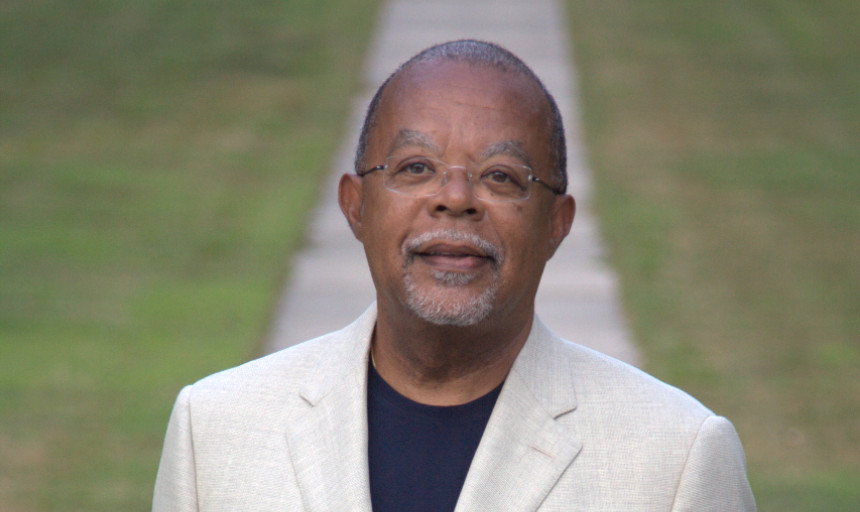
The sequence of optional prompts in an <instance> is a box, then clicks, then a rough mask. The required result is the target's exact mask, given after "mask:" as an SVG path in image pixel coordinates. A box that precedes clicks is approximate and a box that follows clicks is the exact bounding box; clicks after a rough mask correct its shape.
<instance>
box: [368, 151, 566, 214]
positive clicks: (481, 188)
mask: <svg viewBox="0 0 860 512" xmlns="http://www.w3.org/2000/svg"><path fill="white" fill-rule="evenodd" d="M451 169H463V170H465V171H466V176H467V177H468V179H469V184H470V185H471V187H472V193H473V194H475V197H477V198H478V199H480V200H482V201H491V202H497V203H503V202H509V201H522V200H525V199H528V198H529V196H530V194H531V189H532V183H539V184H541V185H543V186H544V187H546V188H547V189H549V190H550V191H552V193H553V194H556V195H559V194H563V193H564V191H562V190H559V189H558V188H556V187H553V186H552V185H550V184H549V183H547V182H545V181H543V180H541V179H540V178H538V177H536V176H535V175H534V174H533V172H532V169H531V167H529V166H527V165H518V164H511V163H506V162H493V161H491V162H486V163H482V164H479V165H478V166H475V167H464V166H462V165H448V164H446V163H445V162H442V161H441V160H436V159H434V158H428V157H423V156H410V157H406V158H403V157H398V156H393V157H389V158H387V159H385V163H384V164H382V165H377V166H376V167H371V168H370V169H367V170H366V171H362V172H360V173H358V176H359V177H360V178H363V177H365V176H367V175H368V174H370V173H372V172H376V171H382V186H384V187H385V188H387V189H388V190H391V191H392V192H398V193H400V194H407V195H412V196H419V197H423V196H432V195H436V194H437V193H439V191H440V190H442V187H444V186H445V184H446V183H448V175H449V171H450V170H451Z"/></svg>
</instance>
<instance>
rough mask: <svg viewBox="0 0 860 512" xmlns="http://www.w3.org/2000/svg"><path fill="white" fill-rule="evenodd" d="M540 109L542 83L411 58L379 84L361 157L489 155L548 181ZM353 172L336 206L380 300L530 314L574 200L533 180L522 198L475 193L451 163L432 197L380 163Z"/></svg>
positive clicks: (481, 314) (460, 321)
mask: <svg viewBox="0 0 860 512" xmlns="http://www.w3.org/2000/svg"><path fill="white" fill-rule="evenodd" d="M548 115H549V109H548V106H547V104H546V101H545V99H544V98H543V95H542V94H541V92H540V90H539V89H538V88H537V86H536V85H535V84H533V83H531V82H529V81H527V80H526V79H524V78H522V77H519V76H516V75H513V74H510V73H502V72H500V71H497V70H489V69H481V68H475V67H471V66H469V65H467V64H462V63H456V62H442V63H432V64H426V63H425V64H418V65H416V66H413V67H412V68H410V69H409V70H407V71H405V72H403V73H402V74H401V75H400V76H398V77H397V78H396V79H395V80H394V81H393V82H392V83H391V84H390V85H389V87H388V89H387V90H386V91H385V94H384V96H383V99H382V103H381V104H380V107H379V112H378V118H377V119H378V122H377V125H376V126H375V127H374V128H373V130H372V131H371V134H370V142H369V145H368V148H367V152H366V155H367V157H366V158H367V160H366V162H365V164H366V167H368V168H369V167H373V166H376V165H379V164H382V163H384V162H385V161H386V159H389V158H391V157H395V158H401V157H407V156H419V157H426V158H432V159H435V160H438V161H443V162H445V163H447V164H449V165H451V166H463V167H466V168H472V169H474V168H476V167H478V166H480V165H481V164H482V163H485V162H488V161H492V160H494V159H495V160H503V161H505V162H509V163H513V164H520V165H527V166H529V167H531V168H532V169H533V173H534V175H535V176H537V177H538V178H540V179H541V180H544V181H546V182H548V183H550V184H552V185H555V184H556V183H557V181H558V178H556V176H555V173H554V170H553V168H552V163H553V162H552V161H551V158H550V150H549V140H550V139H549V123H548V122H547V119H548ZM350 179H351V180H352V182H351V183H352V184H353V187H354V190H355V191H356V193H355V194H346V195H344V191H343V185H344V182H342V190H341V204H342V207H343V209H344V211H345V212H346V214H347V217H348V218H349V219H350V224H351V225H352V227H353V230H354V232H355V234H356V236H357V237H358V238H359V240H361V241H362V243H363V244H364V247H365V252H366V254H367V259H368V263H369V265H370V270H371V274H372V276H373V280H374V284H375V285H376V289H377V298H378V301H379V306H380V310H383V309H384V308H388V309H390V310H394V309H398V308H399V309H401V310H404V311H409V312H411V313H413V314H415V315H417V316H418V317H420V318H422V319H424V320H425V321H428V322H431V323H434V324H440V325H474V324H477V323H479V322H481V321H484V320H486V319H490V318H505V317H509V316H510V315H511V314H514V313H516V312H519V313H528V314H530V313H531V311H532V310H533V300H534V295H535V293H536V291H537V286H538V283H539V281H540V276H541V273H542V272H543V267H544V264H545V263H546V261H547V260H548V259H549V258H550V257H551V256H552V253H553V252H554V251H555V248H556V247H557V246H558V244H559V243H560V242H561V239H562V238H564V236H565V235H566V234H567V232H568V230H569V228H570V222H571V221H572V218H573V200H572V198H570V197H569V196H558V197H557V196H555V195H554V194H553V193H552V192H551V191H549V190H547V189H546V188H544V187H542V186H539V185H537V184H533V185H532V190H531V194H530V197H529V198H528V199H525V200H517V201H511V202H487V201H483V200H480V199H478V198H477V197H476V196H475V195H474V193H473V190H472V186H471V185H470V183H469V180H468V178H467V176H466V173H465V171H464V170H463V169H461V168H459V167H455V168H454V169H451V170H450V171H449V174H448V181H447V183H445V185H444V186H443V187H442V188H441V190H439V192H438V193H435V194H434V195H430V196H414V195H410V194H408V193H401V192H397V191H393V190H389V189H387V188H385V187H384V186H383V179H384V177H383V173H382V172H373V173H370V174H368V175H367V176H365V177H364V178H361V179H360V180H359V179H358V178H355V177H352V178H350ZM350 197H351V198H352V199H350Z"/></svg>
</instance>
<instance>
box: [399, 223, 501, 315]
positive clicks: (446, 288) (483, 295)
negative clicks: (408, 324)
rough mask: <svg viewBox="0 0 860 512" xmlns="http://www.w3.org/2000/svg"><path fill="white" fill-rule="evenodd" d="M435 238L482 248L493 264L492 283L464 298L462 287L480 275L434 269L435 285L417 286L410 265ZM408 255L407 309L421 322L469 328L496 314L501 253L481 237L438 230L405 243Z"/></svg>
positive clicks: (405, 264)
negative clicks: (418, 253) (417, 251)
mask: <svg viewBox="0 0 860 512" xmlns="http://www.w3.org/2000/svg"><path fill="white" fill-rule="evenodd" d="M436 239H442V240H450V241H456V242H467V243H469V244H471V245H473V246H475V247H477V248H479V249H480V250H481V251H482V252H483V253H484V254H486V255H487V256H488V257H489V258H490V260H491V262H492V273H493V274H492V281H491V282H490V284H489V285H487V286H486V287H485V288H484V289H483V290H481V292H480V293H478V294H477V295H475V294H472V295H469V296H464V290H462V288H463V287H464V286H467V285H468V284H470V283H472V282H473V281H474V280H475V279H477V278H478V277H480V276H479V274H477V273H462V272H445V271H441V270H432V271H431V275H432V276H433V278H434V279H435V281H436V282H435V283H433V284H432V285H430V286H420V285H418V284H416V283H415V281H414V279H413V277H412V273H411V272H410V266H411V265H412V263H413V261H414V259H415V251H416V250H417V249H418V247H420V246H421V245H423V244H425V243H429V242H431V241H433V240H436ZM403 252H404V254H405V255H406V259H405V263H404V269H403V270H404V285H405V293H406V306H407V307H408V308H409V309H410V310H412V312H413V313H415V314H416V315H418V317H420V318H421V319H423V320H425V321H427V322H430V323H432V324H435V325H451V326H459V327H466V326H471V325H475V324H477V323H479V322H481V321H483V320H484V319H486V318H487V317H488V316H489V314H490V313H491V312H492V311H493V306H494V305H495V301H496V294H497V292H498V289H499V279H500V275H499V266H500V264H501V262H502V260H503V254H502V251H501V250H500V249H499V248H498V247H496V246H495V245H493V244H492V243H490V242H488V241H487V240H484V239H483V238H481V237H479V236H478V235H475V234H472V233H464V232H462V231H454V230H438V231H433V232H430V233H424V234H422V235H419V236H418V237H415V238H411V239H408V240H406V241H405V242H404V244H403Z"/></svg>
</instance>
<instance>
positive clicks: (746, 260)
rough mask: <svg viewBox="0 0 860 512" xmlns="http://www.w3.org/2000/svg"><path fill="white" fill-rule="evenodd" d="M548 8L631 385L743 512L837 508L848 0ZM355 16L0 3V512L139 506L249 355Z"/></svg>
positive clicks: (369, 4)
mask: <svg viewBox="0 0 860 512" xmlns="http://www.w3.org/2000/svg"><path fill="white" fill-rule="evenodd" d="M565 5H566V8H567V12H566V14H567V15H568V18H569V20H568V21H569V24H570V27H571V36H572V39H573V45H574V51H573V52H572V55H574V58H575V59H576V62H575V65H576V67H577V69H578V75H579V81H580V83H579V86H580V92H581V95H582V96H581V98H580V102H581V104H582V108H583V117H584V123H585V127H584V128H585V141H586V147H587V149H588V161H589V165H590V167H591V169H592V172H593V174H594V179H595V183H596V198H595V199H596V200H595V203H596V208H597V211H598V213H599V218H600V222H601V228H602V231H603V235H604V237H605V238H606V240H607V242H608V245H609V249H610V253H611V259H612V261H611V263H612V264H613V266H614V267H615V268H616V269H617V271H618V272H619V275H620V280H621V285H622V295H623V301H624V307H625V310H626V312H627V314H628V316H629V320H630V325H631V327H632V329H633V331H634V335H635V340H636V342H637V344H638V346H639V347H640V349H641V351H642V352H643V356H644V360H645V364H644V366H645V369H646V370H648V371H649V372H651V373H654V374H655V375H657V376H658V377H660V378H662V379H664V380H666V381H668V382H670V383H672V384H674V385H676V386H679V387H681V388H684V389H685V390H687V391H689V392H690V393H692V394H693V395H695V396H696V397H698V398H699V399H701V400H702V401H703V402H704V403H705V404H706V405H708V406H709V407H711V408H712V409H713V410H715V411H716V412H718V413H719V414H723V415H726V416H728V417H729V418H731V419H732V420H733V422H734V423H735V425H736V427H737V429H738V431H739V433H740V435H741V439H742V440H743V442H744V445H745V448H746V451H747V457H748V462H749V466H750V477H751V480H752V483H753V489H754V491H755V493H756V496H757V499H758V501H759V508H760V509H761V510H788V511H791V510H797V511H812V510H821V511H825V510H826V511H842V510H845V511H849V510H850V511H856V510H858V509H860V94H858V93H857V91H858V90H860V58H858V53H857V48H860V35H859V34H860V33H858V31H857V29H856V27H857V25H858V22H860V2H854V1H852V0H841V1H837V0H748V1H744V2H739V1H734V0H728V1H724V2H713V1H706V0H690V1H687V2H674V1H670V0H649V1H647V2H643V1H637V0H583V1H576V0H567V1H566V4H565ZM380 6H381V2H380V1H377V0H372V1H370V0H369V1H364V2H350V1H347V0H329V1H327V2H318V1H314V0H284V1H275V0H245V1H244V2H236V1H229V0H209V1H203V0H186V1H184V2H171V1H167V0H139V1H137V2H118V1H115V0H81V1H77V2H74V3H73V2H67V1H60V0H30V1H24V0H0V511H3V512H18V511H55V510H64V511H69V510H87V511H102V510H104V511H107V510H141V511H143V510H148V509H149V501H150V498H151V492H152V485H153V483H154V478H155V471H156V467H157V464H158V458H159V456H160V450H161V442H162V439H163V435H164V429H165V427H166V423H167V418H168V416H169V413H170V408H171V405H172V403H173V400H174V398H175V396H176V393H177V392H178V391H179V389H180V387H181V386H182V385H184V384H187V383H190V382H193V381H195V380H197V379H199V378H201V377H203V376H205V375H207V374H209V373H212V372H214V371H217V370H220V369H224V368H227V367H230V366H234V365H236V364H239V363H241V362H243V361H245V360H247V359H250V358H253V357H256V356H257V355H259V354H260V350H261V344H262V342H263V338H264V336H265V334H266V332H267V330H268V328H269V323H270V320H271V314H272V311H273V309H274V307H275V302H276V300H277V297H278V294H279V292H280V288H281V286H282V284H283V282H284V280H285V279H286V278H287V276H288V274H289V257H290V254H291V253H292V252H293V251H294V250H295V249H296V248H297V247H299V246H300V244H301V240H302V233H303V227H304V223H305V221H306V220H307V213H308V211H309V209H310V208H311V207H312V206H313V204H314V201H315V199H316V197H317V194H318V190H319V186H320V185H321V184H322V183H323V182H324V181H325V177H326V173H327V172H328V168H329V164H330V162H331V158H332V155H333V154H334V151H335V149H336V147H337V145H338V144H339V142H340V138H341V133H342V125H343V121H344V119H345V116H346V115H347V112H348V108H349V101H350V99H351V98H352V96H353V94H354V93H355V92H356V91H357V90H358V88H359V87H358V86H359V83H358V81H359V79H360V73H359V72H360V69H361V65H362V63H363V56H364V51H365V49H366V48H367V43H368V42H369V41H370V37H371V35H372V30H373V28H374V25H375V22H376V19H377V14H378V9H379V8H380ZM574 193H575V191H574Z"/></svg>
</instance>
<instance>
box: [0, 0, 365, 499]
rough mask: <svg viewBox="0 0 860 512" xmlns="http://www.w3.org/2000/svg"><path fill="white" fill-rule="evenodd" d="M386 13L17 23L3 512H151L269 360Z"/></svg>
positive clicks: (6, 226) (275, 9) (30, 7)
mask: <svg viewBox="0 0 860 512" xmlns="http://www.w3.org/2000/svg"><path fill="white" fill-rule="evenodd" d="M376 3H377V2H375V1H371V2H363V3H362V2H348V1H346V0H335V1H330V2H316V1H312V0H291V1H285V2H270V1H256V0H251V1H247V2H228V1H207V2H204V1H201V0H189V1H186V2H169V1H166V0H141V1H138V2H113V1H109V0H86V1H80V2H63V1H59V0H40V1H34V2H30V1H23V0H13V1H6V2H2V3H0V69H2V70H3V71H2V72H0V453H2V457H0V504H2V505H0V508H2V509H3V510H4V511H8V512H15V511H18V510H28V511H37V510H38V511H49V510H87V511H95V510H148V509H149V502H150V497H151V492H152V484H153V481H154V477H155V470H156V466H157V462H158V457H159V455H160V447H161V442H162V439H163V435H164V429H165V426H166V421H167V417H168V414H169V412H170V407H171V405H172V402H173V399H174V398H175V395H176V393H177V392H178V390H179V388H180V386H181V385H183V384H186V383H189V382H192V381H194V380H196V379H198V378H200V377H202V376H204V375H206V374H208V373H211V372H213V371H216V370H219V369H223V368H225V367H229V366H232V365H235V364H237V363H240V362H242V361H243V360H246V359H248V358H249V357H252V356H254V355H256V353H257V350H258V346H259V343H260V340H261V338H262V337H263V335H264V330H265V328H266V326H267V324H268V319H269V315H270V312H271V308H272V304H273V302H274V299H275V297H276V295H277V293H278V292H279V286H280V283H281V282H282V281H283V278H284V276H285V274H286V271H287V256H288V255H289V253H290V252H291V251H292V250H293V249H294V248H295V247H296V246H297V244H299V243H300V240H301V234H302V228H303V225H304V221H305V215H306V212H307V211H308V209H309V208H310V206H311V205H312V204H313V202H314V200H315V197H316V194H317V189H318V184H319V182H320V180H321V177H322V176H323V173H324V172H326V171H327V168H328V164H329V163H330V157H331V155H332V154H333V151H334V150H335V149H336V145H337V143H338V142H339V139H340V131H341V125H342V119H343V117H344V114H345V113H346V109H347V108H348V102H349V100H350V98H351V97H352V95H353V92H354V91H355V87H356V84H357V79H358V76H359V69H360V66H361V64H362V61H363V50H364V47H365V46H366V42H367V41H368V36H369V34H370V33H371V30H372V28H373V23H374V21H375V8H376Z"/></svg>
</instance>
